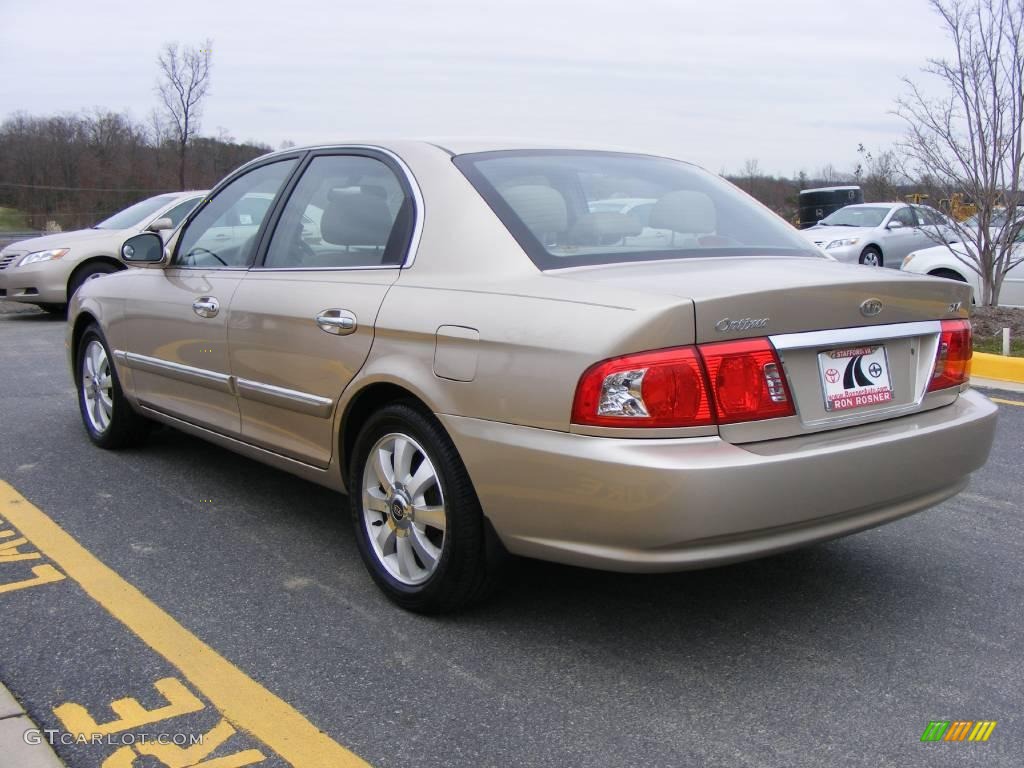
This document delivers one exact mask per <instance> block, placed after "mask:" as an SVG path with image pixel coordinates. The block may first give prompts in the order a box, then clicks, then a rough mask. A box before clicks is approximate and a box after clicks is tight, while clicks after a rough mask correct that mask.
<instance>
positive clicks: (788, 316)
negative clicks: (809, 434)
mask: <svg viewBox="0 0 1024 768" xmlns="http://www.w3.org/2000/svg"><path fill="white" fill-rule="evenodd" d="M560 276H561V277H565V278H570V279H576V280H586V281H592V282H601V283H612V284H614V285H616V286H618V287H620V288H625V289H629V290H635V291H646V292H651V293H659V294H671V295H675V296H679V297H682V298H687V299H690V300H692V301H693V305H694V319H695V321H696V326H695V327H696V332H697V338H696V339H695V340H694V341H696V343H698V344H703V343H706V342H712V341H724V340H727V339H739V338H749V337H753V336H770V335H774V334H781V333H798V332H801V331H820V330H826V329H831V328H854V327H860V326H870V325H889V324H892V323H911V322H916V321H920V320H938V319H941V318H952V317H967V308H968V306H969V302H970V289H969V288H968V287H967V286H966V285H965V284H961V283H956V282H953V281H951V280H942V279H938V278H922V277H921V276H919V275H911V274H908V273H906V272H900V271H898V270H895V269H887V268H883V269H880V268H877V267H862V266H860V265H856V264H840V263H838V262H835V261H831V260H827V259H808V258H793V259H780V258H760V259H757V258H714V259H689V260H685V261H648V262H642V263H638V264H621V265H611V266H603V267H592V268H587V269H580V270H573V271H571V272H570V271H567V272H563V273H561V275H560ZM870 299H876V300H878V301H880V302H881V310H880V311H879V312H878V313H877V314H875V315H865V314H864V313H863V312H861V304H862V303H863V302H865V301H868V300H870ZM957 303H959V306H955V305H957Z"/></svg>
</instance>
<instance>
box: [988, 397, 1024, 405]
mask: <svg viewBox="0 0 1024 768" xmlns="http://www.w3.org/2000/svg"><path fill="white" fill-rule="evenodd" d="M989 400H991V401H992V402H993V403H1002V404H1003V405H1024V401H1021V400H1003V398H1001V397H990V398H989Z"/></svg>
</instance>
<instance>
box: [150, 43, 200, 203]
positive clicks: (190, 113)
mask: <svg viewBox="0 0 1024 768" xmlns="http://www.w3.org/2000/svg"><path fill="white" fill-rule="evenodd" d="M212 53H213V50H212V43H211V41H210V40H206V41H205V42H203V44H202V45H201V46H200V47H199V48H193V47H191V46H188V47H185V48H179V47H178V44H177V43H167V44H166V45H164V48H163V50H162V51H161V52H160V55H159V56H158V57H157V64H158V65H159V67H160V77H159V79H158V81H157V93H159V94H160V100H161V102H162V103H163V107H164V111H165V112H166V114H167V118H168V122H169V123H170V124H171V127H172V128H173V130H174V136H175V141H176V142H177V145H178V184H179V185H180V187H181V188H182V189H185V153H186V151H187V149H188V144H189V142H190V141H191V140H192V137H194V136H195V135H196V133H197V132H198V131H199V119H200V117H201V116H202V106H203V99H204V98H205V96H206V93H207V91H208V90H209V88H210V59H211V57H212Z"/></svg>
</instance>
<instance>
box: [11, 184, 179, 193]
mask: <svg viewBox="0 0 1024 768" xmlns="http://www.w3.org/2000/svg"><path fill="white" fill-rule="evenodd" d="M0 187H17V188H19V189H51V190H58V191H62V192H177V191H179V190H175V189H168V188H167V187H158V188H155V189H146V188H144V187H121V188H120V189H115V188H113V187H53V186H48V185H44V184H17V183H15V182H13V181H0Z"/></svg>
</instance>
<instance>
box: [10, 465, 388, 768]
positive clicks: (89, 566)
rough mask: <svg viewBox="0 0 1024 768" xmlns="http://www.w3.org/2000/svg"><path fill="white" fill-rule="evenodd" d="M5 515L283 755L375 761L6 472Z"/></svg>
mask: <svg viewBox="0 0 1024 768" xmlns="http://www.w3.org/2000/svg"><path fill="white" fill-rule="evenodd" d="M0 518H3V519H5V520H8V521H10V522H11V524H13V525H14V526H15V527H16V528H17V529H18V530H19V531H20V532H21V533H23V534H24V535H25V536H27V537H28V538H29V539H30V540H31V541H32V543H33V544H35V546H36V547H38V548H39V550H40V551H41V552H43V553H45V554H46V555H47V557H49V558H50V559H51V560H53V561H54V562H55V563H57V565H59V566H60V567H61V569H62V570H63V571H64V573H66V574H67V575H68V576H69V577H70V578H72V579H74V580H75V581H76V582H78V584H79V585H80V586H81V587H82V589H84V590H85V591H86V593H88V595H89V596H90V597H91V598H92V599H93V600H95V601H96V602H98V603H99V604H100V605H102V606H103V607H104V608H105V609H106V610H107V611H109V612H110V614H111V615H112V616H113V617H114V618H116V619H117V620H118V621H120V622H121V623H122V624H124V625H125V626H126V627H128V629H130V630H131V631H132V632H134V633H135V634H136V635H137V636H138V637H139V638H140V639H141V640H142V641H143V642H144V643H145V644H146V645H148V646H149V647H150V648H152V649H153V650H154V651H156V652H157V653H159V654H160V655H161V656H163V657H164V658H165V659H167V661H169V662H170V663H171V664H172V665H173V666H174V667H176V668H177V669H178V670H179V671H180V672H181V674H182V675H183V676H184V677H185V678H186V679H188V680H189V681H190V682H191V683H192V684H193V685H194V686H195V687H196V688H197V689H198V690H199V691H200V692H201V693H203V695H205V696H206V698H208V699H209V700H210V702H211V703H212V704H213V705H214V706H215V707H216V708H217V709H218V710H220V711H221V713H223V715H224V717H225V718H227V719H228V720H229V721H230V722H232V723H234V724H235V725H237V726H238V727H239V728H241V729H242V730H244V731H248V732H249V733H250V734H251V735H252V736H254V737H255V738H257V739H259V740H260V741H262V742H263V743H264V744H266V745H267V746H268V747H270V749H272V750H273V751H274V752H276V753H277V754H278V755H280V756H281V758H283V759H284V760H285V761H287V762H288V763H291V764H292V765H293V766H296V768H320V767H322V768H369V764H368V763H366V762H364V761H363V760H362V759H361V758H360V757H358V756H357V755H355V754H354V753H352V752H350V751H349V750H347V749H345V748H344V747H343V746H341V745H340V744H338V743H337V742H336V741H334V740H333V739H331V738H330V737H328V736H327V734H325V733H323V732H322V731H320V730H319V729H318V728H317V727H316V726H315V725H313V724H312V723H310V722H309V721H308V720H307V719H306V718H305V717H303V716H302V714H301V713H299V711H298V710H296V709H295V708H294V707H292V706H291V705H290V704H288V703H287V702H284V701H282V700H281V699H279V698H277V697H276V696H275V695H274V694H272V693H271V692H270V691H268V690H267V689H266V688H264V687H263V686H262V685H260V684H259V683H257V682H256V681H255V680H252V679H251V678H249V677H248V676H247V675H246V674H245V673H244V672H242V671H241V670H240V669H238V667H236V666H234V665H233V664H232V663H231V662H229V661H228V660H227V659H225V658H224V657H223V656H221V655H220V654H218V653H217V652H216V651H215V650H213V649H212V648H211V647H210V646H208V645H207V644H206V643H204V642H203V641H202V640H200V639H199V638H197V637H196V636H195V635H193V634H192V633H191V632H189V631H188V630H187V629H185V628H184V627H183V626H181V625H180V624H179V623H178V622H177V621H175V620H174V619H173V618H171V617H170V616H169V615H168V614H167V613H165V612H164V610H163V609H162V608H160V606H158V605H156V604H155V603H153V602H152V601H151V600H149V598H147V597H146V596H145V595H144V594H142V592H140V591H139V590H138V589H136V588H135V587H133V586H132V585H131V584H129V583H128V582H127V581H125V580H124V579H122V578H121V577H120V576H118V575H117V574H116V573H114V571H112V570H111V569H110V568H108V567H107V566H106V565H104V564H103V563H101V562H100V561H99V560H98V559H96V557H95V556H94V555H93V554H92V553H91V552H89V551H88V550H87V549H85V548H84V547H83V546H82V545H81V544H79V543H78V542H77V541H75V540H74V539H73V538H72V537H71V536H70V535H68V534H67V533H66V532H65V531H64V530H63V529H62V528H61V527H60V526H59V525H57V524H56V523H55V522H53V520H51V519H50V518H49V517H47V516H46V515H45V514H44V513H43V512H42V511H41V510H39V509H37V508H36V507H34V506H33V505H32V504H31V503H30V502H29V501H28V500H27V499H25V498H24V497H23V496H22V495H21V494H19V493H18V492H17V491H16V490H15V489H14V488H12V487H11V486H10V485H9V484H8V483H5V482H4V481H2V480H0Z"/></svg>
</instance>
